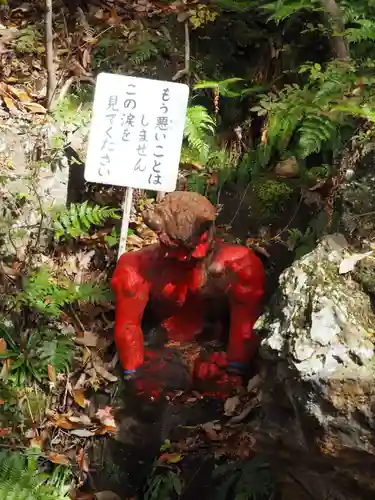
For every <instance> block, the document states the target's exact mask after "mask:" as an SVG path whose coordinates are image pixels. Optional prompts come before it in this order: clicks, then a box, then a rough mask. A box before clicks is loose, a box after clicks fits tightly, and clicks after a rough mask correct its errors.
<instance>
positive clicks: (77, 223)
mask: <svg viewBox="0 0 375 500" xmlns="http://www.w3.org/2000/svg"><path fill="white" fill-rule="evenodd" d="M119 218H120V215H119V214H118V210H117V209H115V208H111V207H106V206H104V207H102V206H100V205H89V204H88V202H87V201H85V202H84V203H72V204H71V205H70V206H69V207H64V208H62V209H61V210H60V211H58V212H56V213H55V214H54V216H53V228H54V231H55V237H56V239H59V238H61V237H62V236H70V237H72V238H77V237H78V236H83V235H87V234H88V232H89V231H90V229H92V228H93V227H94V226H100V225H102V224H103V223H104V222H105V221H106V220H107V219H119Z"/></svg>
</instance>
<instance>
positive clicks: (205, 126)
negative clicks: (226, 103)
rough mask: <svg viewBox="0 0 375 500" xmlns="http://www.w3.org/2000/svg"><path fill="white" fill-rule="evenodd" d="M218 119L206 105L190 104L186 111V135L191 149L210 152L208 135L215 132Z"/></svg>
mask: <svg viewBox="0 0 375 500" xmlns="http://www.w3.org/2000/svg"><path fill="white" fill-rule="evenodd" d="M215 127H216V120H215V118H213V117H212V116H211V115H210V114H209V113H208V111H207V109H206V108H205V107H204V106H189V107H188V109H187V113H186V121H185V129H184V136H185V138H186V140H187V142H188V144H189V146H190V148H191V149H193V150H196V151H198V152H199V153H205V152H208V150H209V146H208V144H207V142H206V141H205V137H206V136H207V135H211V136H212V135H213V134H214V133H215Z"/></svg>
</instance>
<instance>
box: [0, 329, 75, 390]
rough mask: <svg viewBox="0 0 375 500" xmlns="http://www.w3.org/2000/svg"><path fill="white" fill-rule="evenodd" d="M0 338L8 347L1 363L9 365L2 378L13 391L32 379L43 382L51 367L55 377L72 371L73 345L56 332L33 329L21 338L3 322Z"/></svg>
mask: <svg viewBox="0 0 375 500" xmlns="http://www.w3.org/2000/svg"><path fill="white" fill-rule="evenodd" d="M0 337H1V338H2V339H4V340H5V342H6V344H7V349H6V351H5V352H4V353H2V354H0V362H1V360H8V361H9V363H8V364H7V368H6V369H5V370H4V369H3V370H2V371H1V376H2V379H3V381H6V382H7V383H8V384H10V386H12V387H23V386H24V385H27V384H28V383H30V381H32V380H33V379H35V380H37V381H38V382H42V380H43V378H45V377H47V376H48V366H49V365H50V366H52V367H53V368H54V370H55V372H56V373H59V372H66V371H67V370H68V369H69V368H70V365H71V362H72V358H73V348H74V344H73V341H72V339H71V338H70V337H68V336H66V335H63V334H61V333H60V332H59V331H57V330H53V329H48V328H43V329H38V330H36V329H33V330H30V331H28V332H23V333H21V334H19V333H18V332H17V331H16V330H15V328H14V327H13V325H9V324H6V323H5V322H3V323H1V324H0Z"/></svg>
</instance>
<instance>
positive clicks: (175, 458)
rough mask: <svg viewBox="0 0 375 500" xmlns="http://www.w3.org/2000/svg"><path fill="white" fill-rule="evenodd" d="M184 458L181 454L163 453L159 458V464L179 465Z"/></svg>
mask: <svg viewBox="0 0 375 500" xmlns="http://www.w3.org/2000/svg"><path fill="white" fill-rule="evenodd" d="M182 458H183V457H182V455H181V453H163V454H162V455H160V457H159V458H158V462H159V463H162V464H178V462H181V460H182Z"/></svg>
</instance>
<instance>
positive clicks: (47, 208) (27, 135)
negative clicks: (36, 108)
mask: <svg viewBox="0 0 375 500" xmlns="http://www.w3.org/2000/svg"><path fill="white" fill-rule="evenodd" d="M58 134H59V130H58V129H57V128H56V126H55V125H54V124H53V123H52V122H51V123H47V124H45V125H40V126H35V125H33V123H30V122H27V121H25V120H22V119H19V120H16V119H15V118H13V119H12V122H11V123H9V124H4V123H3V124H0V162H1V163H0V164H1V171H0V174H1V186H0V196H1V202H0V210H1V214H2V218H1V221H0V238H1V245H0V252H1V254H2V255H3V256H4V257H5V256H15V255H16V256H17V257H19V258H22V256H23V254H24V252H25V249H26V247H27V245H28V244H29V243H30V242H32V241H33V240H35V238H36V236H37V235H38V236H39V241H38V242H36V241H35V244H37V245H38V246H40V245H41V244H42V243H43V242H42V241H41V236H43V232H40V231H39V227H40V225H41V224H42V227H43V228H46V227H48V226H49V224H50V214H51V209H52V208H53V207H56V206H62V205H65V204H66V200H67V190H68V177H69V168H68V164H67V162H66V161H65V159H64V155H63V149H62V148H60V149H58V148H57V149H55V150H54V149H52V148H51V140H52V137H56V135H58ZM38 151H39V152H41V153H42V158H43V159H44V158H47V160H48V158H49V161H47V162H45V161H42V162H41V161H36V158H37V156H38V154H37V153H38ZM42 213H43V217H41V214H42Z"/></svg>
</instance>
